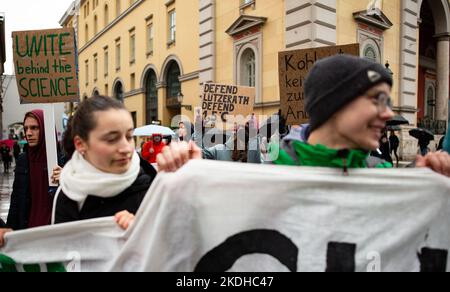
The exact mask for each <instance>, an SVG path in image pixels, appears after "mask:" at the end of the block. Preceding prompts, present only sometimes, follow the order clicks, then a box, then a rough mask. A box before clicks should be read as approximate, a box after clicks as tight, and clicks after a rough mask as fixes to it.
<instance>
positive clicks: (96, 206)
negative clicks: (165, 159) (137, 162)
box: [55, 159, 157, 224]
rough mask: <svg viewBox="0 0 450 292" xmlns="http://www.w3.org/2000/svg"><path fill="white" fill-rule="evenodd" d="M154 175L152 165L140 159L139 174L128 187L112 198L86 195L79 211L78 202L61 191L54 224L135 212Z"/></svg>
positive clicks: (155, 173)
mask: <svg viewBox="0 0 450 292" xmlns="http://www.w3.org/2000/svg"><path fill="white" fill-rule="evenodd" d="M156 175H157V172H156V170H155V169H154V168H153V166H151V165H150V164H149V163H148V162H146V161H145V160H142V159H141V171H140V173H139V176H138V178H137V179H136V181H135V182H134V183H133V184H132V185H131V186H130V187H129V188H128V189H126V190H125V191H123V192H122V193H121V194H119V195H117V196H115V197H113V198H100V197H96V196H95V195H92V196H88V198H87V199H86V201H85V203H84V205H83V208H82V209H81V211H79V208H78V203H77V202H75V201H72V200H71V199H69V198H68V197H67V196H66V195H65V194H64V193H63V192H62V191H61V192H60V193H59V194H58V197H57V202H56V210H55V224H60V223H67V222H73V221H80V220H88V219H94V218H102V217H110V216H114V215H115V214H116V213H118V212H121V211H125V210H126V211H128V212H130V213H132V214H136V212H137V211H138V209H139V207H140V205H141V203H142V201H143V200H144V197H145V195H146V194H147V192H148V190H149V188H150V185H151V184H152V182H153V180H154V178H155V177H156Z"/></svg>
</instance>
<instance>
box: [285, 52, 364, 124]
mask: <svg viewBox="0 0 450 292" xmlns="http://www.w3.org/2000/svg"><path fill="white" fill-rule="evenodd" d="M337 54H349V55H354V56H359V44H353V45H345V46H334V47H323V48H314V49H305V50H295V51H285V52H280V53H279V59H278V60H279V74H280V80H279V81H280V99H281V112H282V116H283V117H285V118H286V121H287V124H288V125H300V124H303V123H307V122H308V120H309V116H308V113H307V112H306V110H305V93H304V85H305V79H306V76H307V75H308V73H309V71H310V70H311V69H312V67H313V66H314V64H315V63H316V62H317V61H318V60H320V59H323V58H326V57H330V56H333V55H337ZM330 85H331V84H321V86H330Z"/></svg>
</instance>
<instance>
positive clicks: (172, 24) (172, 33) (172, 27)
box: [168, 10, 177, 44]
mask: <svg viewBox="0 0 450 292" xmlns="http://www.w3.org/2000/svg"><path fill="white" fill-rule="evenodd" d="M176 17H177V14H176V11H175V10H172V11H170V12H169V41H168V44H173V43H175V39H176V33H177V28H176Z"/></svg>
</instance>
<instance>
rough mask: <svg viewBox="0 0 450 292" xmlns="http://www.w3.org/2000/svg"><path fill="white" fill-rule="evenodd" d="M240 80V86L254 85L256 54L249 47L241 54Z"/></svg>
mask: <svg viewBox="0 0 450 292" xmlns="http://www.w3.org/2000/svg"><path fill="white" fill-rule="evenodd" d="M240 67H241V80H240V84H241V85H242V86H249V87H255V86H256V54H255V51H253V49H251V48H247V49H246V50H245V51H244V53H243V54H242V56H241V62H240Z"/></svg>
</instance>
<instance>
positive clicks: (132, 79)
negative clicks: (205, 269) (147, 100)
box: [130, 73, 136, 90]
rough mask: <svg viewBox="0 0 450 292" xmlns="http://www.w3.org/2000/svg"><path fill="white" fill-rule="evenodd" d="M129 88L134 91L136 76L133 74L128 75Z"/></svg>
mask: <svg viewBox="0 0 450 292" xmlns="http://www.w3.org/2000/svg"><path fill="white" fill-rule="evenodd" d="M130 88H131V90H135V89H136V74H134V73H132V74H131V75H130Z"/></svg>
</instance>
